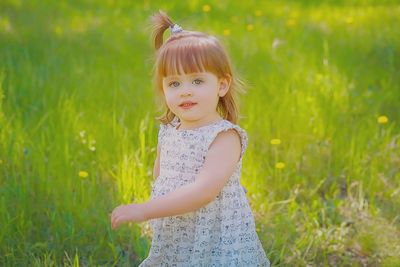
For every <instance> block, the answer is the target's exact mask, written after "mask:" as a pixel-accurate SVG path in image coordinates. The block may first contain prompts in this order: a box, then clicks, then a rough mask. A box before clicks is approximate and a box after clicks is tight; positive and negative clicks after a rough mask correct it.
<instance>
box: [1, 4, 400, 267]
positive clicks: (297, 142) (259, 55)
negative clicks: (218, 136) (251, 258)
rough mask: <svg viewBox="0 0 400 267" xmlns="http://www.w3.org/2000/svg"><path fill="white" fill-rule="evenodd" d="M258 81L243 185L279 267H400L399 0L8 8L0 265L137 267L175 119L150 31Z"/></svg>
mask: <svg viewBox="0 0 400 267" xmlns="http://www.w3.org/2000/svg"><path fill="white" fill-rule="evenodd" d="M158 9H163V10H165V11H166V12H167V13H168V14H169V15H170V16H171V17H172V19H174V20H175V22H177V23H178V24H180V25H181V26H182V27H184V28H186V29H191V30H199V31H205V32H208V33H210V34H214V35H216V36H218V37H219V38H221V40H222V41H223V42H224V44H225V46H226V48H227V49H228V51H229V53H230V55H231V57H232V62H233V64H234V65H235V67H236V70H237V72H238V73H239V74H241V76H242V77H243V78H244V79H245V80H246V81H247V84H248V87H247V89H248V91H247V93H246V94H244V95H242V96H241V115H242V118H241V120H240V122H239V125H240V126H242V127H243V128H244V129H246V130H247V132H248V135H249V148H248V150H247V152H246V154H245V157H244V162H243V171H242V180H241V181H242V184H243V185H244V186H245V187H246V189H247V190H248V193H247V196H248V199H249V202H250V204H251V206H252V209H253V212H254V215H255V217H256V224H257V231H258V234H259V237H260V239H261V241H262V243H263V246H264V249H265V251H266V252H267V255H268V257H269V258H270V260H271V262H272V263H273V266H400V217H399V210H400V125H399V121H400V27H399V26H398V25H400V3H399V1H372V0H370V1H368V0H366V1H361V0H360V1H320V2H319V1H305V0H304V1H234V2H229V3H228V1H218V2H217V1H215V3H210V2H203V1H194V0H193V1H187V2H186V3H184V2H183V1H182V2H181V1H176V2H173V1H166V2H164V1H151V2H150V1H141V2H140V1H137V2H136V1H112V0H109V1H88V0H87V1H38V0H34V1H23V0H2V1H1V2H0V225H1V231H0V265H1V266H128V265H130V266H136V265H137V264H138V263H139V262H141V261H142V260H143V259H144V258H145V257H146V256H147V253H148V250H149V248H150V244H151V243H150V241H151V239H150V238H151V235H150V234H151V233H150V231H149V225H148V224H147V223H142V224H131V225H124V226H122V227H121V228H120V229H118V231H115V232H114V231H112V230H111V228H110V223H109V215H108V214H109V213H110V212H111V210H112V209H113V208H114V207H115V206H117V205H119V204H121V203H129V202H131V201H132V200H133V201H135V202H137V203H141V202H144V201H147V200H148V199H149V196H150V190H151V182H152V169H153V162H154V159H155V152H156V151H155V149H156V145H157V144H156V141H157V132H158V124H159V123H158V122H157V120H156V119H155V116H157V115H158V114H159V113H158V111H157V106H156V102H155V101H154V93H153V89H152V87H151V68H152V55H153V49H152V46H151V44H150V41H149V32H148V31H147V30H146V24H147V22H148V17H149V15H150V14H152V13H153V12H155V11H156V10H158Z"/></svg>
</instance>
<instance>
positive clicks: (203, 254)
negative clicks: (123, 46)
mask: <svg viewBox="0 0 400 267" xmlns="http://www.w3.org/2000/svg"><path fill="white" fill-rule="evenodd" d="M151 20H152V22H153V26H154V28H153V40H154V44H155V48H156V51H157V53H156V64H155V69H154V83H155V87H156V89H157V90H158V92H159V93H160V95H161V97H162V99H163V102H164V104H165V109H166V111H165V113H164V114H163V116H162V117H160V118H159V119H160V121H161V124H160V129H159V133H158V146H157V156H156V161H155V164H154V176H155V177H157V178H156V180H155V182H154V184H153V188H152V192H151V200H150V201H148V202H146V203H143V204H130V205H121V206H119V207H117V208H115V209H114V211H113V212H112V214H111V224H112V228H113V229H115V228H116V227H117V226H118V225H119V224H121V223H123V222H143V221H147V220H149V223H150V226H151V229H152V230H153V238H152V246H151V248H150V252H149V255H148V257H147V258H146V259H145V260H144V261H143V262H142V263H141V264H140V265H139V266H141V267H144V266H269V265H270V262H269V260H268V258H267V257H266V254H265V252H264V250H263V247H262V245H261V242H260V240H259V238H258V236H257V233H256V230H255V222H254V217H253V214H252V211H251V209H250V206H249V203H248V200H247V198H246V194H245V193H246V192H245V191H244V190H243V187H242V186H241V184H240V174H241V167H242V157H243V154H244V152H245V150H246V147H247V141H248V139H247V134H246V132H245V131H244V130H243V129H242V128H240V127H239V126H238V125H236V124H235V123H236V121H237V117H238V114H237V106H236V104H235V100H234V98H235V97H234V96H235V91H237V90H238V89H239V79H237V78H235V77H233V75H232V68H231V64H230V62H229V59H228V57H227V54H226V52H225V49H224V48H223V47H222V45H221V44H220V42H219V41H218V40H217V39H216V38H215V37H213V36H209V35H207V34H205V33H201V32H196V31H186V30H183V29H182V28H181V27H180V26H179V25H177V24H174V23H173V22H172V21H171V20H170V19H169V17H168V16H167V15H166V14H165V12H163V11H159V12H157V13H156V14H154V15H153V16H152V17H151ZM168 28H170V29H171V36H170V37H169V38H168V39H167V40H166V41H165V43H164V44H163V33H164V31H165V30H166V29H168Z"/></svg>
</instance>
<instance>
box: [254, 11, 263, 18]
mask: <svg viewBox="0 0 400 267" xmlns="http://www.w3.org/2000/svg"><path fill="white" fill-rule="evenodd" d="M254 14H255V15H256V16H257V17H260V16H261V15H262V11H261V10H256V11H255V12H254Z"/></svg>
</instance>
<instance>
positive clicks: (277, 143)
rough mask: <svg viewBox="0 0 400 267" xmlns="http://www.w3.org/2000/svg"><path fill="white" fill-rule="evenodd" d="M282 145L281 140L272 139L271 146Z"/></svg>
mask: <svg viewBox="0 0 400 267" xmlns="http://www.w3.org/2000/svg"><path fill="white" fill-rule="evenodd" d="M280 143H281V139H277V138H276V139H271V145H279V144H280Z"/></svg>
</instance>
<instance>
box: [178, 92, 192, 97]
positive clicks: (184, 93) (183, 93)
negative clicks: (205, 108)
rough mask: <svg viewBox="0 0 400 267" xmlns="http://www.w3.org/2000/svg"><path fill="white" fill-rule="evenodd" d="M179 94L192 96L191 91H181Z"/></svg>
mask: <svg viewBox="0 0 400 267" xmlns="http://www.w3.org/2000/svg"><path fill="white" fill-rule="evenodd" d="M181 96H192V93H190V92H182V93H181Z"/></svg>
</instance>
